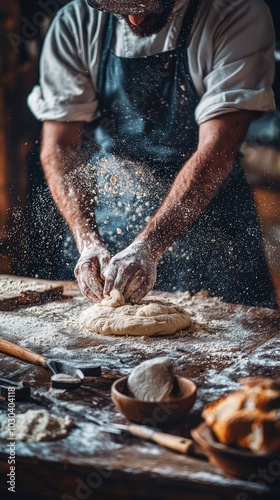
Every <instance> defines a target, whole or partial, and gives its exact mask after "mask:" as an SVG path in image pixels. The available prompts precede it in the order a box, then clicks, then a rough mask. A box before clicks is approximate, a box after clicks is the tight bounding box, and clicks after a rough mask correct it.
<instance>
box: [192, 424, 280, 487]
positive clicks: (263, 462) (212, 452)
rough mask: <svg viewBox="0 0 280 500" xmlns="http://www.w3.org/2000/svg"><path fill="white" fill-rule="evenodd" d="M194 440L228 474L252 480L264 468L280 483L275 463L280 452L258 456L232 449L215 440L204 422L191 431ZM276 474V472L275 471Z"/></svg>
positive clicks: (247, 451) (211, 460) (214, 463)
mask: <svg viewBox="0 0 280 500" xmlns="http://www.w3.org/2000/svg"><path fill="white" fill-rule="evenodd" d="M191 436H192V438H193V439H194V440H195V441H196V442H197V443H198V444H199V445H200V446H201V448H202V449H203V450H204V451H205V453H206V454H207V455H208V458H209V460H210V462H211V463H212V464H213V465H216V466H217V467H219V468H220V469H223V470H224V471H225V472H227V473H228V474H231V475H233V476H237V477H241V478H245V479H248V480H250V476H252V478H251V479H252V480H253V479H256V477H258V470H259V469H261V468H264V469H265V470H266V471H267V472H268V474H270V472H269V471H270V468H271V471H272V474H271V476H272V477H273V480H274V481H275V482H276V481H279V480H280V475H279V474H277V475H275V473H274V470H273V461H274V460H275V459H276V458H278V459H279V451H278V452H274V453H262V454H256V453H253V452H251V451H249V450H245V449H244V451H243V450H242V449H241V448H232V447H230V446H226V445H224V444H222V443H219V441H217V439H216V438H215V436H214V434H213V432H212V430H211V428H210V427H209V426H208V425H207V424H206V423H205V422H203V423H202V424H200V425H199V426H198V427H197V428H196V429H193V430H192V431H191ZM278 463H279V462H278ZM275 472H276V471H275Z"/></svg>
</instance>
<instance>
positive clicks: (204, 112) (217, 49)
mask: <svg viewBox="0 0 280 500" xmlns="http://www.w3.org/2000/svg"><path fill="white" fill-rule="evenodd" d="M219 23H220V24H219V26H218V27H217V29H216V32H215V34H214V37H213V59H212V60H213V63H212V67H211V70H210V71H209V72H208V73H207V74H206V75H205V76H204V79H203V85H204V93H203V95H202V97H201V99H200V101H199V104H198V106H197V108H196V120H197V122H198V123H199V124H200V123H203V122H204V121H207V120H210V119H212V118H214V117H216V116H219V115H221V114H224V113H230V112H233V111H236V110H251V111H259V112H268V111H271V110H272V109H274V108H275V102H274V95H273V91H272V82H273V78H274V43H275V40H274V28H273V23H272V20H271V16H270V13H269V11H268V8H267V6H266V5H265V4H264V3H263V2H262V1H258V0H257V1H255V2H244V5H243V6H241V7H240V9H236V11H234V10H232V11H231V12H229V13H228V14H227V16H226V15H225V18H223V19H221V16H220V20H219Z"/></svg>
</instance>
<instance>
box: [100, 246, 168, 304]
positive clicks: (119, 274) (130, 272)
mask: <svg viewBox="0 0 280 500" xmlns="http://www.w3.org/2000/svg"><path fill="white" fill-rule="evenodd" d="M157 264H158V260H157V259H156V258H155V257H153V255H152V252H151V250H150V248H149V245H147V243H144V242H141V241H135V242H133V243H132V244H131V245H129V246H128V247H127V248H125V249H124V250H123V251H122V252H119V253H117V254H116V255H115V256H114V257H113V258H112V259H111V261H110V263H109V266H108V267H107V269H106V273H105V275H106V279H105V285H104V295H110V292H111V291H112V290H113V289H117V290H119V291H120V292H121V293H122V294H123V296H124V298H125V300H126V301H127V302H131V303H138V302H140V300H141V299H142V298H143V297H145V295H146V294H147V293H148V292H149V291H150V290H151V289H152V288H153V286H154V284H155V281H156V277H157V271H156V269H157Z"/></svg>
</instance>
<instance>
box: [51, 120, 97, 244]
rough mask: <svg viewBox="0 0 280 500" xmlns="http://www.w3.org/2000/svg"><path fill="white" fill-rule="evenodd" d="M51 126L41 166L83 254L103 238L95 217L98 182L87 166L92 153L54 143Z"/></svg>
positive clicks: (75, 144)
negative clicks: (99, 232) (95, 181)
mask: <svg viewBox="0 0 280 500" xmlns="http://www.w3.org/2000/svg"><path fill="white" fill-rule="evenodd" d="M49 131H50V132H51V129H49V128H48V126H47V127H46V128H45V130H43V140H42V150H41V163H42V167H43V170H44V173H45V177H46V180H47V182H48V185H49V188H50V191H51V194H52V197H53V199H54V201H55V203H56V205H57V206H58V208H59V210H60V212H61V214H62V216H63V218H64V220H65V221H66V222H67V224H68V226H69V228H70V230H71V231H72V233H73V235H74V238H75V240H76V244H77V248H78V250H79V252H82V250H83V249H84V248H85V247H87V246H88V245H90V244H91V243H94V242H96V241H99V235H98V231H97V228H96V224H95V218H94V204H95V197H96V193H95V192H94V186H95V184H94V179H93V178H92V179H91V178H90V173H89V170H88V167H87V160H88V157H89V155H90V153H89V152H85V151H83V152H82V151H81V148H80V144H79V142H78V141H77V143H72V144H71V141H69V143H68V144H65V143H63V141H60V140H59V138H58V140H57V142H56V141H55V140H51V139H50V138H49V137H48V132H49Z"/></svg>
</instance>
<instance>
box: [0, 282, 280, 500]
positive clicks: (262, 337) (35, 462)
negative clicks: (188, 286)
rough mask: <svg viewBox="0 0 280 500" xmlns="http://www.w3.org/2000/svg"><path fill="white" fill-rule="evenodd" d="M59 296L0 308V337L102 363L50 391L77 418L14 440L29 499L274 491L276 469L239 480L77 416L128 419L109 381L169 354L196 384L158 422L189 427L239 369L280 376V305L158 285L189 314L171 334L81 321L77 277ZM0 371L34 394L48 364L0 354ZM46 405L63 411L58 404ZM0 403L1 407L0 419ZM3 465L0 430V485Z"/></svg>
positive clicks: (19, 478) (21, 487)
mask: <svg viewBox="0 0 280 500" xmlns="http://www.w3.org/2000/svg"><path fill="white" fill-rule="evenodd" d="M4 278H5V277H2V280H3V279H4ZM5 279H9V278H5ZM32 281H33V282H34V280H32ZM64 295H65V296H64V298H63V299H62V300H57V301H52V302H48V303H46V304H41V305H36V306H28V307H22V308H20V309H17V310H14V311H9V312H1V313H0V330H1V337H2V338H4V339H6V340H10V341H12V342H15V343H18V344H20V345H21V346H24V347H27V348H29V349H32V350H34V351H36V352H38V353H40V354H43V355H44V356H46V357H47V358H56V359H68V360H72V361H73V360H79V361H82V362H83V363H86V362H88V363H91V364H96V363H97V364H98V363H100V364H101V366H102V377H100V378H96V379H95V381H94V383H92V384H91V386H90V388H89V389H88V390H85V389H81V388H79V389H77V390H75V391H71V392H70V391H69V392H66V391H65V392H63V393H59V394H56V396H57V397H59V399H60V400H61V401H67V402H68V403H69V404H70V403H71V404H75V405H76V406H77V407H78V408H79V409H80V414H81V417H77V418H76V419H75V422H76V427H75V428H73V429H72V430H71V432H70V433H69V435H68V436H67V437H66V438H64V439H60V440H58V441H53V442H44V443H24V442H21V441H17V442H16V491H17V493H22V492H24V493H27V494H28V495H29V498H30V499H31V498H33V497H32V494H33V495H35V496H34V498H36V500H37V499H38V500H39V499H40V498H41V497H42V498H43V497H49V498H51V499H57V498H61V499H63V500H73V499H75V500H81V499H91V498H94V499H99V498H100V499H105V498H112V499H114V498H122V499H130V498H133V499H136V500H137V499H140V498H145V499H173V498H176V499H183V498H184V499H209V500H215V499H223V500H224V499H225V498H229V499H235V500H250V499H256V498H258V499H271V500H272V499H275V500H276V499H279V498H280V487H279V485H278V486H277V484H276V482H275V477H274V478H271V476H269V477H268V476H266V478H264V477H263V474H262V473H261V472H260V471H256V477H255V480H254V481H251V480H250V481H249V480H245V479H237V478H234V477H232V476H229V475H227V474H225V473H224V472H223V471H222V470H220V469H218V468H216V467H215V466H213V465H211V464H210V463H209V462H208V461H207V459H206V458H203V457H202V456H199V455H197V456H194V457H190V456H183V455H180V454H176V453H175V452H171V451H168V450H166V449H164V448H161V447H159V446H157V445H155V444H153V443H150V442H147V441H140V440H136V439H135V438H128V437H127V436H123V437H121V438H117V439H116V438H113V437H112V436H111V435H109V434H106V433H104V432H103V431H101V430H100V429H99V428H98V427H97V426H96V425H94V424H92V423H90V422H86V421H85V420H83V418H82V414H83V412H84V411H85V410H88V411H90V412H91V414H92V415H94V416H96V417H98V418H101V419H102V420H104V421H111V422H118V423H127V421H126V420H125V418H124V417H123V416H121V415H120V414H119V413H118V411H117V409H116V408H115V407H114V405H113V403H112V401H111V398H110V387H111V384H112V382H113V381H114V380H115V379H117V378H118V377H120V376H122V375H127V374H128V373H129V372H130V371H131V369H132V368H133V367H134V366H136V365H137V364H139V363H140V362H141V361H144V360H146V359H150V358H153V357H155V356H159V355H167V356H169V357H170V358H171V359H172V360H173V362H174V365H175V367H176V371H177V373H178V374H181V375H184V376H187V377H189V378H191V379H192V380H193V381H194V382H195V383H196V384H197V386H198V395H197V401H196V403H195V406H194V408H193V410H192V411H191V412H190V414H189V415H187V416H186V418H185V419H184V420H183V421H181V422H180V423H179V424H176V425H175V424H172V425H171V424H169V425H164V418H163V419H161V422H160V423H158V422H157V425H158V426H161V427H162V429H163V430H164V431H166V432H170V433H174V434H180V435H182V436H189V435H190V434H189V431H190V429H191V428H193V427H194V426H196V425H197V424H198V423H199V422H200V413H201V410H202V408H203V406H204V405H205V403H207V402H210V401H213V400H215V399H217V398H219V397H220V396H222V395H224V394H227V393H229V392H230V391H232V390H236V389H237V388H238V383H237V381H238V379H239V378H240V377H244V376H249V375H259V374H261V375H265V376H270V377H273V378H278V379H280V363H279V359H280V340H279V326H280V311H272V310H268V309H259V308H248V307H243V306H239V305H230V304H226V303H223V302H221V301H220V300H218V299H215V298H208V297H207V296H206V295H205V294H203V293H201V294H198V295H196V296H194V297H190V296H189V294H188V293H181V294H166V293H160V294H159V295H160V296H162V297H167V298H170V299H172V300H173V301H174V302H175V303H177V304H180V305H181V306H183V307H186V309H187V310H188V311H189V312H190V313H191V314H192V315H193V317H194V319H195V320H196V324H195V326H194V327H192V328H191V329H190V330H186V331H182V332H179V333H177V334H175V335H172V336H169V337H167V336H165V337H156V338H151V337H144V336H143V337H117V336H107V337H104V336H100V335H97V334H92V333H90V332H88V331H87V330H85V329H83V328H81V327H80V326H79V323H78V317H79V314H80V312H81V311H82V310H84V309H85V308H86V307H88V306H89V302H88V301H87V300H86V299H85V298H83V297H82V296H81V295H80V294H79V292H78V289H77V286H76V284H74V283H71V282H67V283H64ZM23 370H24V371H23ZM0 376H2V377H9V378H11V377H13V380H24V381H26V382H28V383H29V384H30V385H31V386H32V387H33V388H34V390H35V389H36V390H39V392H40V391H41V393H42V392H44V391H48V390H49V387H50V372H49V371H48V370H46V369H44V368H42V367H39V366H35V365H31V364H28V363H26V362H23V361H20V360H18V359H15V358H12V357H10V356H7V355H3V354H0ZM52 391H53V390H52ZM28 408H36V409H38V406H36V404H35V403H33V402H26V403H18V404H17V405H16V412H18V413H22V412H24V411H26V410H27V409H28ZM49 408H50V409H51V411H52V412H53V413H56V414H57V415H65V412H64V410H62V409H59V408H57V407H56V406H55V405H53V406H50V407H49ZM6 412H7V410H6V408H5V406H2V409H1V418H2V422H3V419H5V415H6ZM162 420H163V422H162ZM8 471H9V465H8V452H7V441H6V440H5V439H0V491H1V492H2V493H4V492H5V491H6V490H7V484H6V481H7V473H8Z"/></svg>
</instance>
